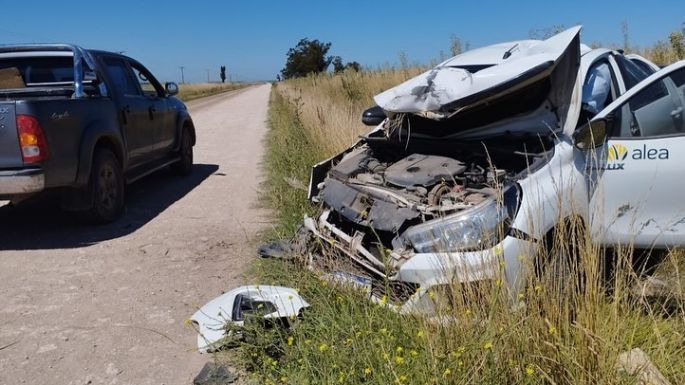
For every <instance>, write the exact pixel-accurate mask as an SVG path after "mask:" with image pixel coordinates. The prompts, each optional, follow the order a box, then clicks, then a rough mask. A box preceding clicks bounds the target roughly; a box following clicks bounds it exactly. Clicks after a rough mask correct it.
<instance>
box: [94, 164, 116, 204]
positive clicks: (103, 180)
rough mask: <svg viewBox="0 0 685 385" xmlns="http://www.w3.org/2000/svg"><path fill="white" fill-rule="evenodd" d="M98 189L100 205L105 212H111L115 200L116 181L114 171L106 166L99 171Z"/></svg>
mask: <svg viewBox="0 0 685 385" xmlns="http://www.w3.org/2000/svg"><path fill="white" fill-rule="evenodd" d="M98 184H99V187H100V204H101V205H102V207H103V208H104V209H106V210H112V209H114V207H115V206H116V200H117V179H116V175H115V173H114V169H113V168H112V167H111V166H109V165H106V166H104V167H102V168H101V169H100V174H99V178H98Z"/></svg>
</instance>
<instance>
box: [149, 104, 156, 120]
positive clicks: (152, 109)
mask: <svg viewBox="0 0 685 385" xmlns="http://www.w3.org/2000/svg"><path fill="white" fill-rule="evenodd" d="M147 112H148V113H149V114H150V120H154V118H155V112H157V109H156V108H155V106H150V108H148V109H147Z"/></svg>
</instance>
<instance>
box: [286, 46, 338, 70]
mask: <svg viewBox="0 0 685 385" xmlns="http://www.w3.org/2000/svg"><path fill="white" fill-rule="evenodd" d="M330 48H331V43H323V42H320V41H319V40H317V39H314V40H309V39H308V38H304V39H301V40H300V42H299V43H297V46H295V47H294V48H290V49H289V50H288V53H287V55H286V56H287V59H286V62H285V67H284V68H283V69H282V70H281V75H282V76H283V79H290V78H296V77H301V76H307V75H308V74H311V73H319V72H323V71H325V70H326V69H327V68H328V66H329V65H330V64H331V62H332V61H333V59H334V58H333V57H332V56H326V54H327V53H328V50H329V49H330Z"/></svg>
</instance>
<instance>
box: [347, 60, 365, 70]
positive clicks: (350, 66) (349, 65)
mask: <svg viewBox="0 0 685 385" xmlns="http://www.w3.org/2000/svg"><path fill="white" fill-rule="evenodd" d="M345 69H351V70H352V71H354V72H359V71H361V69H362V65H361V64H359V63H357V62H356V61H351V62H347V64H345Z"/></svg>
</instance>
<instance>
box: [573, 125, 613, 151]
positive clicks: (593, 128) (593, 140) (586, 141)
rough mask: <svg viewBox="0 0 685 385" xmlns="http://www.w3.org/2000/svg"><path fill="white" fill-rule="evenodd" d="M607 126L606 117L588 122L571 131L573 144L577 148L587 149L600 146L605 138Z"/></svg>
mask: <svg viewBox="0 0 685 385" xmlns="http://www.w3.org/2000/svg"><path fill="white" fill-rule="evenodd" d="M607 126H608V121H607V119H606V118H602V119H597V120H593V121H591V122H588V123H587V124H586V125H584V126H582V127H581V128H579V129H578V130H576V132H574V133H573V144H574V145H575V146H576V148H578V149H579V150H589V149H591V148H597V147H599V146H601V145H602V144H603V143H604V141H605V140H606V138H607Z"/></svg>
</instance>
